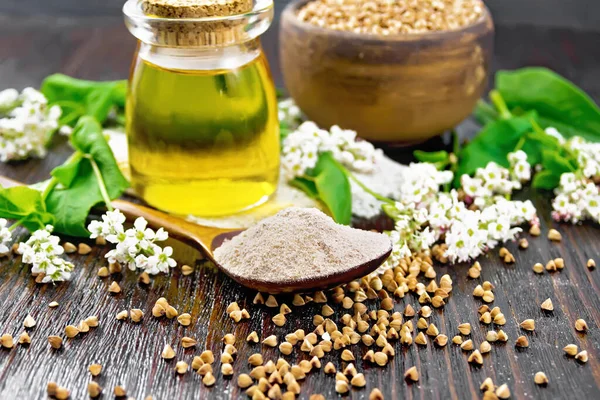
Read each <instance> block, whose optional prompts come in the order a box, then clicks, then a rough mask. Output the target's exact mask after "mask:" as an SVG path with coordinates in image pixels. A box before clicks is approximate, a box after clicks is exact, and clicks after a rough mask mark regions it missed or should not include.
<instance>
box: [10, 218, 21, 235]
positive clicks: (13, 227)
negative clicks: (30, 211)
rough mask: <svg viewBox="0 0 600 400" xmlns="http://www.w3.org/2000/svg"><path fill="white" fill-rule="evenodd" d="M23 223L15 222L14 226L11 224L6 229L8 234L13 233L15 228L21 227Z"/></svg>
mask: <svg viewBox="0 0 600 400" xmlns="http://www.w3.org/2000/svg"><path fill="white" fill-rule="evenodd" d="M22 223H23V220H22V219H21V220H18V221H17V222H15V223H14V224H12V225H11V226H9V227H8V230H9V231H10V232H12V231H14V230H15V228H18V227H19V226H21V224H22Z"/></svg>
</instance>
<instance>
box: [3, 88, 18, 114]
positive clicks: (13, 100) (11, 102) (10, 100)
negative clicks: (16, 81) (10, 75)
mask: <svg viewBox="0 0 600 400" xmlns="http://www.w3.org/2000/svg"><path fill="white" fill-rule="evenodd" d="M18 100H19V92H18V91H17V90H16V89H4V90H3V91H1V92H0V112H1V111H6V110H10V109H11V108H14V107H16V105H17V101H18Z"/></svg>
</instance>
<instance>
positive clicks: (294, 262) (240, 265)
mask: <svg viewBox="0 0 600 400" xmlns="http://www.w3.org/2000/svg"><path fill="white" fill-rule="evenodd" d="M390 247H391V242H390V239H389V238H388V237H387V236H386V235H383V234H381V233H375V232H368V231H363V230H360V229H354V228H351V227H348V226H345V225H339V224H337V223H335V222H334V221H333V220H332V219H331V218H330V217H329V216H327V215H325V214H324V213H322V212H321V211H319V210H317V209H316V208H298V207H291V208H287V209H285V210H282V211H280V212H279V213H277V214H276V215H274V216H272V217H269V218H266V219H264V220H262V221H260V222H259V223H257V224H255V225H254V226H252V227H250V228H249V229H248V230H246V231H244V232H242V233H241V234H239V235H238V236H235V237H234V238H233V239H231V240H230V241H227V242H225V243H224V244H223V245H222V246H221V247H219V248H218V249H216V250H215V252H214V256H215V260H216V261H217V262H218V263H219V264H221V265H222V266H223V267H225V268H226V269H227V270H228V271H229V272H230V273H231V274H233V275H237V276H239V277H241V278H246V279H252V280H259V281H262V282H268V283H278V282H292V281H305V280H312V279H317V278H323V277H327V276H329V275H334V274H339V273H343V272H344V271H345V270H350V269H353V268H354V267H356V266H358V265H360V264H364V263H367V262H369V261H371V260H373V259H375V258H377V257H380V256H381V255H382V254H384V253H385V252H386V251H388V250H389V249H390Z"/></svg>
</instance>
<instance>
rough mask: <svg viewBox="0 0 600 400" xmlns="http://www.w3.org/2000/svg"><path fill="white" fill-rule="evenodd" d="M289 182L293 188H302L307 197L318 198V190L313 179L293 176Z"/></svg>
mask: <svg viewBox="0 0 600 400" xmlns="http://www.w3.org/2000/svg"><path fill="white" fill-rule="evenodd" d="M289 184H290V185H291V186H293V187H295V188H298V189H300V190H302V191H303V192H304V193H306V194H307V195H308V196H309V197H311V198H313V199H319V191H318V190H317V185H316V184H315V182H314V181H311V180H309V179H306V178H295V179H294V180H291V181H290V182H289Z"/></svg>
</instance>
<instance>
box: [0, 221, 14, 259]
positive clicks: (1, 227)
mask: <svg viewBox="0 0 600 400" xmlns="http://www.w3.org/2000/svg"><path fill="white" fill-rule="evenodd" d="M7 223H8V221H7V220H6V219H4V218H0V254H6V253H8V250H9V249H8V246H7V245H6V243H8V242H9V241H10V240H11V239H12V234H11V232H10V230H9V229H8V228H7V227H6V224H7Z"/></svg>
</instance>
